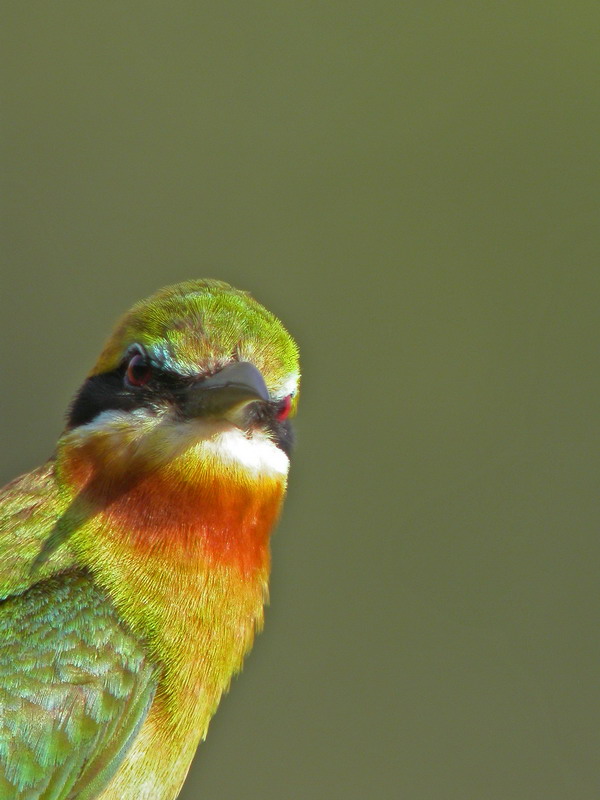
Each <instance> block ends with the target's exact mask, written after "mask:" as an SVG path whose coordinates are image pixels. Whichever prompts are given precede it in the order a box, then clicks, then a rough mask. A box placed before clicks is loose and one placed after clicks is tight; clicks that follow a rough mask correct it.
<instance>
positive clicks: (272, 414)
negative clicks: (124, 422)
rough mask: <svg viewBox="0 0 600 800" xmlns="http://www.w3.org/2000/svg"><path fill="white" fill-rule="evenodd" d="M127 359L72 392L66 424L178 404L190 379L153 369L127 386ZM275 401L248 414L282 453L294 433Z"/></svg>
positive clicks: (89, 379) (72, 424) (257, 405)
mask: <svg viewBox="0 0 600 800" xmlns="http://www.w3.org/2000/svg"><path fill="white" fill-rule="evenodd" d="M127 365H128V362H127V361H123V363H122V364H121V365H120V366H119V367H118V368H117V369H115V370H113V371H112V372H104V373H102V374H101V375H94V376H93V377H91V378H88V379H87V380H86V381H85V382H84V384H83V386H82V387H81V388H80V389H79V391H78V393H77V394H76V395H75V398H74V399H73V402H72V403H71V407H70V408H69V411H68V414H67V427H68V428H69V429H72V428H77V427H79V426H80V425H87V424H88V423H90V422H92V421H93V420H94V419H96V417H98V416H99V415H100V414H101V413H102V412H103V411H134V410H135V409H137V408H149V407H152V405H155V404H157V403H160V402H163V403H164V402H168V403H172V404H174V405H178V400H179V398H180V396H181V393H182V392H184V391H185V389H187V387H189V385H190V383H191V380H190V379H189V378H188V379H185V378H182V377H181V376H180V375H176V374H174V373H172V372H166V371H164V370H160V369H158V368H156V367H154V368H153V371H152V377H151V378H150V380H149V381H148V383H146V384H144V385H143V386H129V385H128V384H127V383H126V381H125V374H126V370H127ZM278 408H279V404H278V403H272V404H256V405H255V406H253V407H251V409H250V410H249V413H250V415H251V420H252V421H253V422H255V423H256V424H257V425H260V426H262V427H264V428H266V429H267V430H268V431H270V434H271V436H272V438H273V441H274V442H275V444H277V446H278V447H280V448H281V449H282V450H283V451H284V453H286V455H289V454H290V451H291V449H292V446H293V444H294V432H293V428H292V425H291V423H290V421H289V420H288V419H286V420H278V419H277V410H278Z"/></svg>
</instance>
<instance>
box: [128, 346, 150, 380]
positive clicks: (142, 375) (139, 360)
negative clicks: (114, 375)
mask: <svg viewBox="0 0 600 800" xmlns="http://www.w3.org/2000/svg"><path fill="white" fill-rule="evenodd" d="M125 377H126V378H127V383H129V384H130V385H131V386H144V384H146V383H148V381H149V380H150V378H151V377H152V367H151V366H150V364H149V363H148V361H147V360H146V357H145V356H143V355H142V354H141V353H136V354H135V355H134V356H132V358H131V359H130V361H129V364H128V365H127V372H126V373H125Z"/></svg>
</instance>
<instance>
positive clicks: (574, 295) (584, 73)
mask: <svg viewBox="0 0 600 800" xmlns="http://www.w3.org/2000/svg"><path fill="white" fill-rule="evenodd" d="M599 25H600V10H599V7H598V4H597V3H593V2H579V1H578V0H574V2H571V3H568V4H567V3H563V2H553V0H544V2H541V0H540V2H533V1H532V0H525V1H524V0H513V2H505V3H494V4H491V3H481V2H461V3H443V2H433V1H432V0H418V1H417V0H405V2H402V3H398V2H378V1H377V0H374V2H370V3H365V2H354V0H346V1H345V2H323V3H317V2H297V3H282V2H274V0H255V2H251V3H248V2H239V1H235V2H228V0H221V2H218V3H211V2H209V3H191V2H179V1H178V0H171V2H169V3H166V2H164V3H161V2H152V3H148V2H120V3H73V2H64V3H17V2H13V3H10V2H9V3H8V4H6V5H5V8H4V10H3V24H2V29H3V30H2V33H1V37H2V39H3V42H2V43H1V49H0V52H1V56H0V58H1V60H2V73H1V75H2V77H1V83H2V91H3V100H2V105H3V118H4V119H3V133H2V151H1V161H2V173H3V177H2V192H1V196H2V200H1V203H2V242H3V244H2V248H1V258H2V265H1V267H0V269H1V281H0V329H1V331H2V345H1V347H0V358H1V361H0V369H1V387H2V391H1V392H0V426H1V427H0V436H1V441H2V458H1V460H0V471H1V477H2V479H3V480H8V479H10V478H11V477H13V476H14V475H16V474H17V473H19V472H23V471H25V470H29V469H30V468H32V467H33V466H35V465H37V464H38V463H40V462H41V461H42V460H44V459H45V458H46V457H47V456H48V455H49V454H50V453H51V452H52V449H53V444H54V442H55V440H56V438H57V436H58V434H59V432H60V430H61V425H62V417H63V412H64V409H65V407H66V405H67V403H68V401H69V399H70V397H71V396H72V394H73V393H74V391H75V390H76V388H77V387H78V385H79V383H80V382H81V380H82V378H83V376H84V374H85V372H86V371H87V370H88V368H89V367H90V366H91V364H92V363H93V361H94V360H95V358H96V355H97V354H98V352H99V349H100V346H101V344H102V343H103V341H104V339H105V338H106V337H107V335H108V333H109V331H110V328H111V326H112V324H113V322H114V321H115V320H116V318H117V317H118V316H119V315H120V314H121V313H122V312H124V311H125V310H126V309H127V308H128V307H129V306H130V304H131V303H132V302H134V301H136V300H138V299H140V298H142V297H144V296H147V295H149V294H151V293H152V292H154V291H155V290H156V289H157V288H159V287H160V286H163V285H166V284H170V283H174V282H176V281H179V280H182V279H185V278H191V277H204V276H210V277H216V278H221V279H224V280H227V281H229V282H231V283H233V284H235V285H236V286H239V287H241V288H245V289H248V290H250V291H251V292H252V293H253V294H254V295H255V296H256V297H257V298H258V299H259V300H260V301H262V302H263V303H264V304H265V305H266V306H268V307H269V308H270V309H271V310H272V311H274V312H275V313H277V314H278V315H279V316H280V317H281V318H282V319H283V320H284V322H285V324H286V325H287V327H288V328H289V330H290V331H291V332H292V333H293V334H294V335H295V336H296V338H297V340H298V342H299V344H300V347H301V352H302V357H303V361H302V365H303V374H304V378H303V392H302V401H301V404H300V413H299V417H298V423H297V430H298V445H297V450H296V453H295V458H294V463H293V469H292V474H291V484H290V491H289V498H288V502H287V505H286V509H285V513H284V515H283V518H282V520H281V524H280V526H279V529H278V532H277V534H276V536H275V539H274V541H273V552H274V572H273V579H272V598H271V607H270V608H269V610H268V614H267V624H266V630H265V632H264V634H263V635H262V636H261V637H260V639H259V640H258V641H257V643H256V646H255V649H254V651H253V653H252V655H251V656H250V658H249V659H248V661H247V662H246V667H245V670H244V674H243V675H242V676H241V678H239V679H237V680H235V681H234V683H233V686H232V690H231V692H230V694H229V695H228V696H227V697H226V698H225V700H224V701H223V703H222V705H221V708H220V711H219V713H218V714H217V716H216V718H215V719H214V721H213V723H212V725H211V730H210V733H209V737H208V740H207V742H206V743H205V744H204V745H202V746H201V748H200V750H199V753H198V756H197V758H196V760H195V762H194V765H193V768H192V771H191V773H190V776H189V779H188V782H187V784H186V788H185V790H184V792H183V794H182V798H183V800H194V799H195V798H198V800H200V798H201V799H202V800H222V799H223V798H232V797H239V796H243V797H244V798H247V800H251V799H252V798H257V800H258V798H260V800H270V799H273V800H281V798H286V800H306V799H307V798H311V799H312V798H316V799H317V800H320V799H321V798H324V799H325V800H338V799H339V800H364V798H376V799H377V800H379V799H381V800H395V799H396V798H406V799H407V800H431V798H440V800H454V799H456V800H467V799H470V798H472V799H473V800H481V799H482V798H484V799H485V800H507V799H508V798H510V800H521V798H522V799H523V800H525V799H526V800H565V798H569V800H588V799H589V800H592V799H593V800H596V799H597V798H598V796H599V793H600V757H599V756H600V646H599V637H598V627H599V626H598V622H599V612H600V596H599V565H600V542H599V537H598V517H599V514H598V511H599V509H598V500H597V483H598V477H599V474H600V468H599V462H598V447H599V444H600V435H599V434H600V428H599V426H598V395H599V393H600V381H599V379H598V373H599V370H598V316H599V315H598V301H599V289H600V271H599V255H600V233H599V229H598V223H599V211H600V183H599V179H600V159H599V144H598V143H599V135H600V111H599V100H600V84H599V82H598V74H599V72H600V46H599V45H600V43H599V41H598V35H597V32H598V29H599Z"/></svg>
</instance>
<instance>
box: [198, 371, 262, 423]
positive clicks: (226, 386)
mask: <svg viewBox="0 0 600 800" xmlns="http://www.w3.org/2000/svg"><path fill="white" fill-rule="evenodd" d="M256 401H262V402H268V401H269V392H268V389H267V387H266V384H265V381H264V378H263V376H262V375H261V373H260V372H259V370H257V369H256V367H255V366H253V365H252V364H249V363H248V362H246V361H236V362H234V363H233V364H228V365H227V366H226V367H224V368H223V369H222V370H220V372H217V373H215V374H214V375H211V376H210V377H208V378H202V379H201V380H199V381H196V382H195V383H193V384H192V385H191V386H190V387H189V388H188V389H187V390H186V394H185V397H184V398H183V403H182V406H183V413H184V415H185V416H186V417H188V418H192V417H217V418H219V417H221V418H222V417H226V416H228V415H229V414H231V413H232V412H236V411H240V410H241V409H242V408H244V407H245V406H247V405H248V404H249V403H254V402H256Z"/></svg>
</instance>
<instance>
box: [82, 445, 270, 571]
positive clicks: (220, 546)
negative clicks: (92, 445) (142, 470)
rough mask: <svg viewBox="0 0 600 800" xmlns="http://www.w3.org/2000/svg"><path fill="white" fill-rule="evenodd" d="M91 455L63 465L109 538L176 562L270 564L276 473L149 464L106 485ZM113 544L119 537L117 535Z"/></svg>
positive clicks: (243, 565)
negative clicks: (188, 472) (185, 470)
mask: <svg viewBox="0 0 600 800" xmlns="http://www.w3.org/2000/svg"><path fill="white" fill-rule="evenodd" d="M94 467H95V465H94V463H93V461H90V460H88V459H85V458H73V459H71V460H70V461H69V463H68V464H67V471H68V475H69V481H70V483H71V485H73V486H75V487H78V488H79V494H78V500H77V502H78V503H80V504H83V505H85V506H86V507H88V508H89V510H90V512H91V514H92V515H96V514H98V516H99V517H100V518H101V519H102V521H103V523H104V524H103V528H105V530H107V531H110V536H111V538H113V539H117V540H118V539H121V543H122V545H123V547H124V548H125V549H127V550H130V551H132V552H133V553H135V554H136V555H137V556H139V557H140V558H142V559H143V558H145V557H146V556H148V555H149V554H150V553H153V554H157V553H162V555H163V556H164V557H165V558H167V559H171V560H172V564H173V567H176V566H177V562H186V561H187V560H188V559H190V558H192V559H195V558H197V557H199V556H200V557H201V558H202V560H203V561H204V562H206V563H208V564H215V565H216V564H220V565H224V566H229V567H232V568H234V569H237V570H239V571H240V573H241V574H242V575H244V574H246V575H248V574H250V573H253V572H255V571H256V570H262V569H263V568H265V567H266V566H267V565H268V553H269V546H268V544H269V535H270V532H271V530H272V528H273V525H274V523H275V521H276V519H277V516H278V513H279V509H280V506H281V501H282V497H283V493H284V489H285V485H284V482H283V481H282V480H275V479H272V478H261V479H255V480H239V477H238V478H236V477H232V476H231V475H228V474H227V473H225V472H223V473H222V474H218V473H214V472H213V473H201V474H200V476H199V477H198V478H197V479H191V480H190V479H189V477H187V476H184V475H179V474H178V473H177V471H176V470H172V471H170V472H161V471H153V472H150V473H148V474H145V475H144V474H142V475H136V476H134V477H131V476H129V477H127V478H125V479H124V480H123V481H121V482H119V483H117V484H107V482H106V481H104V480H102V479H101V478H99V477H98V473H97V472H96V470H95V468H94ZM115 543H116V544H118V542H117V541H115Z"/></svg>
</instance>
